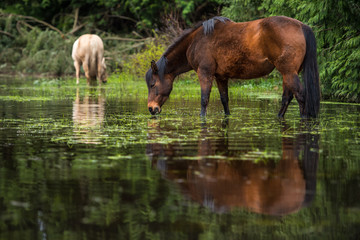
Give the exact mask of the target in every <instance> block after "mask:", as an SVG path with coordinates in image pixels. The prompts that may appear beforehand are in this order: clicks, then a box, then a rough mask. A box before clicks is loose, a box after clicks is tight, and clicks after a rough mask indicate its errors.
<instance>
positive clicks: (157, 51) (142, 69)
mask: <svg viewBox="0 0 360 240" xmlns="http://www.w3.org/2000/svg"><path fill="white" fill-rule="evenodd" d="M165 49H166V44H165V42H164V39H158V40H157V41H154V40H151V41H149V43H148V44H147V45H146V48H145V50H143V51H141V52H139V53H136V54H133V55H132V56H129V59H128V60H126V62H125V63H124V64H123V69H122V71H123V72H124V73H125V74H133V75H136V76H138V77H140V78H143V77H144V76H145V74H146V72H147V71H148V70H149V68H150V63H151V61H152V60H155V61H157V60H158V59H159V58H160V57H161V55H162V54H163V53H164V51H165Z"/></svg>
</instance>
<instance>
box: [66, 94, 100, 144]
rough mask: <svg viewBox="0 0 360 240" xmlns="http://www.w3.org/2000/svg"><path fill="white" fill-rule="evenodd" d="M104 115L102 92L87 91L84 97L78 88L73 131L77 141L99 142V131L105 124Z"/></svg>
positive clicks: (74, 104)
mask: <svg viewBox="0 0 360 240" xmlns="http://www.w3.org/2000/svg"><path fill="white" fill-rule="evenodd" d="M90 91H97V90H96V89H91V90H90ZM104 116H105V98H104V97H103V94H102V93H97V92H93V93H91V92H87V93H85V96H84V97H80V94H79V89H76V99H75V102H74V103H73V122H74V130H73V132H74V134H75V137H76V140H77V141H79V142H82V143H86V144H99V143H100V142H99V131H100V129H101V127H102V125H103V122H104Z"/></svg>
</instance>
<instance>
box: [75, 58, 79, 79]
mask: <svg viewBox="0 0 360 240" xmlns="http://www.w3.org/2000/svg"><path fill="white" fill-rule="evenodd" d="M74 67H75V71H76V84H79V78H80V63H79V62H78V61H77V60H75V61H74Z"/></svg>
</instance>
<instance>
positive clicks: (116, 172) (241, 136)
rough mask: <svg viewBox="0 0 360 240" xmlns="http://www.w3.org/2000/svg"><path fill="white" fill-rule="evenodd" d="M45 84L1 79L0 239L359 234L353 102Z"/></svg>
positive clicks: (359, 147)
mask: <svg viewBox="0 0 360 240" xmlns="http://www.w3.org/2000/svg"><path fill="white" fill-rule="evenodd" d="M45 83H47V84H48V85H49V86H47V85H46V84H45V85H46V86H44V83H42V85H41V84H40V85H36V84H37V82H31V83H26V84H24V83H23V82H21V81H9V80H8V79H7V80H4V79H1V82H0V97H1V98H0V114H1V119H0V149H1V153H0V239H214V240H215V239H216V240H218V239H358V236H359V234H360V114H359V112H360V105H356V104H340V103H329V102H323V103H322V104H321V115H320V118H319V119H318V120H316V121H304V120H301V119H300V118H299V114H298V106H297V104H296V102H295V101H294V103H292V104H291V105H290V107H289V109H288V112H287V115H286V119H285V120H282V121H280V120H279V119H277V118H276V113H277V111H278V109H279V106H280V102H279V98H273V97H271V96H270V97H255V96H254V97H244V98H241V99H240V98H237V97H236V96H232V97H231V103H230V111H231V113H232V114H231V116H230V117H228V118H225V117H224V115H223V113H222V107H221V105H220V101H219V100H218V99H217V98H216V97H212V100H211V102H210V107H209V110H208V116H207V118H206V119H201V118H200V117H199V112H200V98H198V97H196V98H193V97H191V96H187V95H186V94H185V95H182V96H174V97H173V98H172V99H170V100H169V102H167V103H166V104H165V106H164V108H163V112H162V114H161V115H160V116H158V117H155V118H152V117H151V116H150V115H149V114H148V112H147V107H146V97H147V96H146V94H147V92H146V89H145V90H144V89H143V90H136V91H135V90H131V89H130V90H129V89H124V88H123V86H122V85H121V84H120V85H119V86H120V87H118V88H117V87H113V86H115V84H114V85H108V86H106V87H104V88H101V89H100V88H92V89H89V88H87V87H86V86H81V87H80V88H77V87H76V86H74V85H69V86H58V85H57V83H53V82H45ZM175 91H176V89H175V88H174V92H175ZM214 91H215V90H214Z"/></svg>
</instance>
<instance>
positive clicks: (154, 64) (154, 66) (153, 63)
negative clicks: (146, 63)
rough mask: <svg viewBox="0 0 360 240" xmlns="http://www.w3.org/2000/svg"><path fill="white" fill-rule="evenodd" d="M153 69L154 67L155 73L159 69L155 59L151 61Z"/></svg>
mask: <svg viewBox="0 0 360 240" xmlns="http://www.w3.org/2000/svg"><path fill="white" fill-rule="evenodd" d="M151 69H152V71H153V73H155V74H157V73H158V71H159V70H158V67H157V66H156V63H155V61H154V60H152V61H151Z"/></svg>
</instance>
